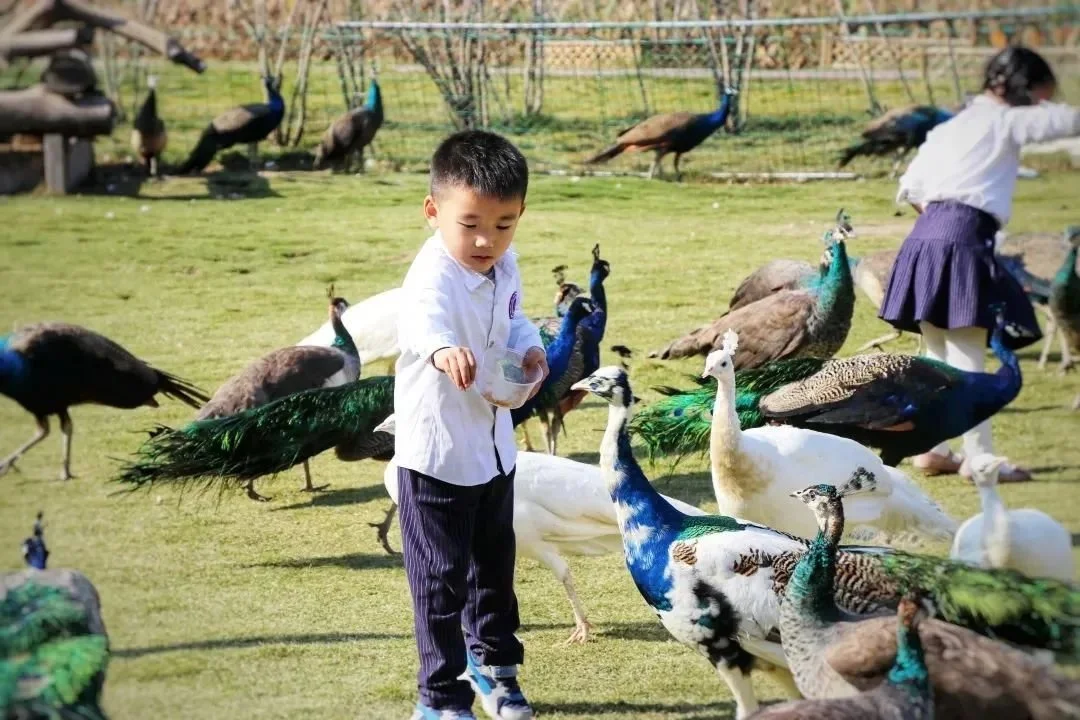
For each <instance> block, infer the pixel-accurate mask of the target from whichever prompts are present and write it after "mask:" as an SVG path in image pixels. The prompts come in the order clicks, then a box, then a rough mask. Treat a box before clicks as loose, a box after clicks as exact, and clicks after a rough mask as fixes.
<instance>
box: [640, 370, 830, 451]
mask: <svg viewBox="0 0 1080 720" xmlns="http://www.w3.org/2000/svg"><path fill="white" fill-rule="evenodd" d="M826 362H828V360H823V359H820V358H793V359H790V360H779V361H777V362H772V363H769V364H768V365H765V366H763V367H760V368H754V369H752V370H741V371H739V372H737V373H735V412H736V413H737V414H738V416H739V425H740V426H741V427H742V429H743V430H748V429H750V428H755V427H761V426H762V425H764V424H765V418H764V416H763V415H762V414H761V411H760V409H759V408H758V402H759V401H760V400H761V398H763V397H765V396H766V395H768V394H769V393H771V392H773V391H774V390H776V389H778V388H780V387H782V386H784V385H786V384H787V383H790V382H795V381H797V380H802V379H805V378H808V377H810V376H811V375H813V374H814V373H816V372H818V371H819V370H821V368H822V367H823V366H824V365H825V363H826ZM694 381H695V382H696V383H697V384H698V387H696V388H692V389H690V390H679V389H677V388H673V387H667V386H665V387H658V388H655V390H656V391H657V392H659V393H660V394H662V395H665V396H666V397H665V399H663V400H659V401H657V402H655V403H653V404H651V405H649V406H648V407H646V408H645V409H643V410H640V411H639V412H638V413H637V414H636V415H635V416H634V418H633V420H632V421H631V424H630V431H631V432H632V433H634V434H635V435H637V436H638V437H639V438H641V440H642V441H643V442H644V443H645V446H646V448H647V449H648V452H649V455H650V457H656V456H657V455H672V456H675V457H678V458H681V457H684V456H686V455H690V454H692V453H695V452H705V451H706V450H708V449H709V429H710V427H711V425H712V409H713V404H714V402H715V401H716V381H715V380H711V379H710V380H701V379H699V378H694Z"/></svg>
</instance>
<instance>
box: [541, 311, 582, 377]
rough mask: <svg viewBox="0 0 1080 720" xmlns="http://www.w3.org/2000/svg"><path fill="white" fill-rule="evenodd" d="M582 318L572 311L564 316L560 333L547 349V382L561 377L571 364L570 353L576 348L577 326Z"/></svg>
mask: <svg viewBox="0 0 1080 720" xmlns="http://www.w3.org/2000/svg"><path fill="white" fill-rule="evenodd" d="M581 320H582V318H578V317H574V313H572V312H568V313H567V314H566V315H564V316H563V319H562V324H561V325H560V326H559V334H558V335H556V336H555V340H553V341H552V343H551V346H550V347H549V348H548V349H547V361H548V379H547V380H545V384H547V383H548V382H549V381H550V382H554V381H555V380H558V379H559V378H561V377H562V375H563V373H565V372H566V368H567V367H568V366H569V365H570V355H571V353H572V352H573V350H574V341H575V339H576V337H577V328H578V325H579V324H580V323H581Z"/></svg>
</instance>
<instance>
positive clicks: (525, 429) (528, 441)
mask: <svg viewBox="0 0 1080 720" xmlns="http://www.w3.org/2000/svg"><path fill="white" fill-rule="evenodd" d="M521 434H522V436H523V437H524V438H525V449H526V450H528V451H529V452H533V451H534V448H533V444H532V437H531V436H530V435H529V420H528V419H527V418H526V419H525V421H524V422H522V423H521Z"/></svg>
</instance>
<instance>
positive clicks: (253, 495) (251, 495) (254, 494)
mask: <svg viewBox="0 0 1080 720" xmlns="http://www.w3.org/2000/svg"><path fill="white" fill-rule="evenodd" d="M247 496H248V497H249V498H251V499H252V500H254V501H256V502H270V501H271V500H273V498H269V497H266V496H265V495H260V494H259V493H257V492H255V488H253V487H251V486H250V485H248V488H247Z"/></svg>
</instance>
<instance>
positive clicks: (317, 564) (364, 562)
mask: <svg viewBox="0 0 1080 720" xmlns="http://www.w3.org/2000/svg"><path fill="white" fill-rule="evenodd" d="M372 534H374V531H373V532H372ZM245 567H249V568H259V567H264V568H289V569H293V570H295V569H301V570H303V569H307V568H323V567H338V568H347V569H349V570H383V569H386V568H400V567H404V562H403V561H402V559H401V556H400V555H387V554H386V553H384V552H378V553H349V554H348V555H329V556H327V557H313V558H293V559H289V560H274V561H273V562H265V563H255V564H254V565H246V566H245Z"/></svg>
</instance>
